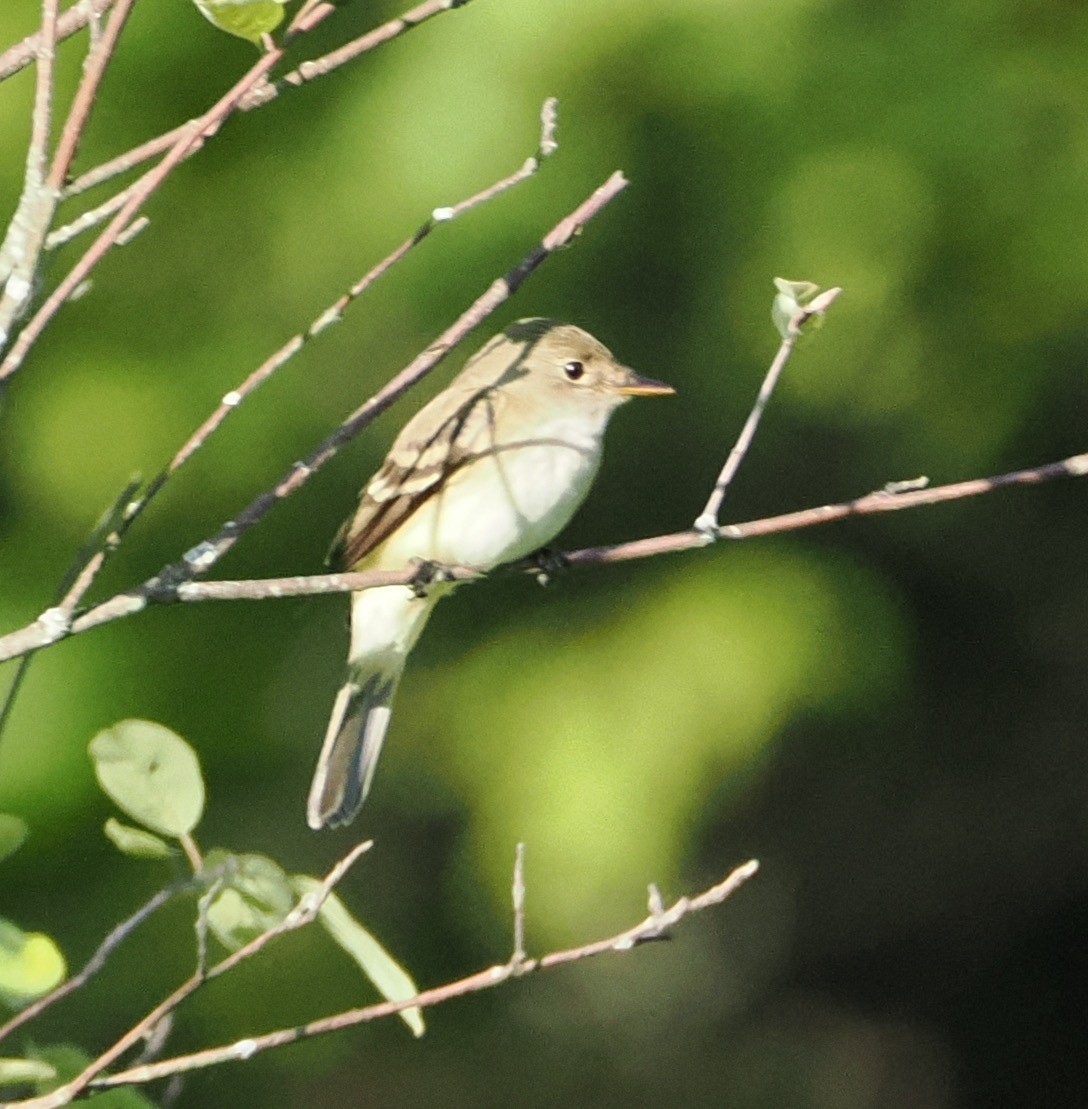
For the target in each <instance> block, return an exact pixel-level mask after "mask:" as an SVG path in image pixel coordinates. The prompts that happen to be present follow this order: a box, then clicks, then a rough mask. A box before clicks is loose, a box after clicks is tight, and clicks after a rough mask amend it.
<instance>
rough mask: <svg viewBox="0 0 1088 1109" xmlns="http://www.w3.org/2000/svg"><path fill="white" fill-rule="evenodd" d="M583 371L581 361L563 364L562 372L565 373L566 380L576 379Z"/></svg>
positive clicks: (583, 367)
mask: <svg viewBox="0 0 1088 1109" xmlns="http://www.w3.org/2000/svg"><path fill="white" fill-rule="evenodd" d="M585 372H586V368H585V366H583V365H582V363H581V362H578V361H572V362H565V363H564V364H563V373H565V374H566V375H567V380H568V381H577V380H578V379H579V378H580V377H581V376H582V374H584V373H585Z"/></svg>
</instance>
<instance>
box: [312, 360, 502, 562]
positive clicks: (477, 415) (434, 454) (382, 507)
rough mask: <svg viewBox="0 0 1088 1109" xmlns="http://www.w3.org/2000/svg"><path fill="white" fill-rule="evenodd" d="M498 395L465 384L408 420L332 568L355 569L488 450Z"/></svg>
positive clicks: (340, 542)
mask: <svg viewBox="0 0 1088 1109" xmlns="http://www.w3.org/2000/svg"><path fill="white" fill-rule="evenodd" d="M455 384H456V383H455ZM501 396H502V394H501V392H500V393H496V392H495V391H494V390H493V389H491V388H487V387H485V388H480V387H479V386H478V385H477V384H476V383H475V382H471V381H466V382H465V387H464V388H461V389H458V388H455V387H451V388H450V389H447V390H446V392H444V393H440V394H439V395H438V396H437V397H435V398H434V400H432V401H431V402H430V404H428V405H426V406H425V407H424V408H422V409H421V410H420V411H419V412H418V413H417V414H416V415H415V416H414V417H413V418H412V419H411V420H409V421H408V423H407V424H406V425H405V426H404V429H403V430H402V431H401V433H400V435H398V436H397V438H396V441H395V442H394V443H393V446H392V448H391V449H390V451H389V454H388V456H387V457H386V459H385V462H383V463H382V466H381V469H380V470H378V472H377V473H376V474H375V475H374V476H373V477H372V478H371V479H370V481H369V482H368V484H367V486H366V488H365V489H364V490H363V492H362V495H361V496H360V498H359V507H358V508H357V509H356V510H355V513H354V514H353V515H352V516H349V517H348V519H347V520H345V521H344V524H343V526H342V527H341V528H340V531H339V532H338V533H337V535H336V538H335V540H333V545H332V549H331V550H330V551H329V563H330V565H332V566H335V567H337V568H339V569H344V570H347V569H350V568H352V567H353V566H357V565H358V564H359V563H360V562H361V561H362V560H363V559H364V558H366V556H367V555H368V554H370V553H371V552H372V551H373V550H374V549H375V548H376V547H377V546H378V545H379V544H380V543H382V541H383V540H385V539H387V538H388V537H389V535H390V534H392V532H393V531H395V530H396V529H397V528H398V527H399V526H400V525H401V524H402V523H403V522H404V521H405V520H406V519H407V518H408V517H409V516H411V515H412V513H413V512H415V511H416V509H417V508H419V506H420V505H421V504H423V503H424V502H425V501H426V500H427V499H428V498H430V497H431V496H433V495H434V494H435V493H437V492H438V491H439V490H440V489H441V488H442V487H443V485H444V484H445V482H446V481H447V480H448V478H449V477H450V475H451V474H453V473H454V472H455V471H456V470H457V469H459V468H460V467H461V466H463V465H465V464H466V463H467V462H469V461H471V460H472V459H473V458H476V457H478V456H479V455H480V454H482V453H485V452H486V451H488V450H489V449H491V447H492V444H493V442H494V425H495V418H496V410H497V407H498V405H499V404H500V403H501Z"/></svg>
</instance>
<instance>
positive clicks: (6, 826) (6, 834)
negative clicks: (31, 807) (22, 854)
mask: <svg viewBox="0 0 1088 1109" xmlns="http://www.w3.org/2000/svg"><path fill="white" fill-rule="evenodd" d="M26 833H27V827H26V821H25V820H20V819H19V817H17V816H12V815H11V814H10V813H6V812H0V859H6V858H7V857H8V855H10V854H12V853H13V852H14V851H17V850H18V849H19V847H20V845H21V844H22V842H23V840H24V839H26Z"/></svg>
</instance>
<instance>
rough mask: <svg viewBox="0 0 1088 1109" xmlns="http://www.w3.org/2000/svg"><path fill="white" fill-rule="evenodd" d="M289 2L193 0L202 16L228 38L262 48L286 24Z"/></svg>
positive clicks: (284, 0) (285, 0) (274, 0)
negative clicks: (264, 39)
mask: <svg viewBox="0 0 1088 1109" xmlns="http://www.w3.org/2000/svg"><path fill="white" fill-rule="evenodd" d="M286 2H287V0H193V3H194V4H196V6H197V9H198V10H199V12H200V14H201V15H202V16H204V18H205V19H207V20H208V21H209V22H210V23H212V24H213V25H214V26H216V27H218V28H219V30H221V31H226V32H227V34H230V35H237V36H238V37H239V38H243V39H249V41H250V42H252V43H256V44H257V45H260V42H261V35H266V34H269V33H270V32H271V31H274V30H275V29H276V28H277V27H278V26H279V25H280V23H282V22H283V5H284V4H285V3H286Z"/></svg>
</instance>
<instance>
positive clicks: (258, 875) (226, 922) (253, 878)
mask: <svg viewBox="0 0 1088 1109" xmlns="http://www.w3.org/2000/svg"><path fill="white" fill-rule="evenodd" d="M220 867H222V868H224V870H225V871H226V876H225V877H224V879H223V889H222V891H221V892H220V893H218V894H217V895H216V897H215V899H214V900H213V901H212V903H211V905H210V907H209V908H208V926H209V927H210V928H211V930H212V932H213V933H214V934H215V936H216V938H217V939H218V940H219V942H220V943H222V944H223V946H224V947H226V948H228V949H229V950H231V951H235V950H237V949H238V948H239V947H242V946H243V945H244V944H247V943H249V941H250V940H252V939H256V937H257V936H260V935H263V934H264V933H265V932H267V931H268V930H269V929H270V928H275V926H276V925H277V924H281V923H282V922H283V919H284V917H286V916H287V914H288V913H289V912H290V911H291V910H292V909H293V908H294V907H295V901H296V898H295V891H294V888H293V886H292V885H291V881H290V879H289V878H288V877H287V875H286V874H285V873H284V872H283V869H282V867H280V865H279V864H278V863H276V862H275V861H273V860H272V859H269V858H267V857H266V856H265V855H235V854H232V853H231V852H229V851H224V850H222V849H220V848H215V849H213V850H211V851H209V852H208V853H207V855H206V856H205V857H204V868H205V870H215V869H218V868H220Z"/></svg>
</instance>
